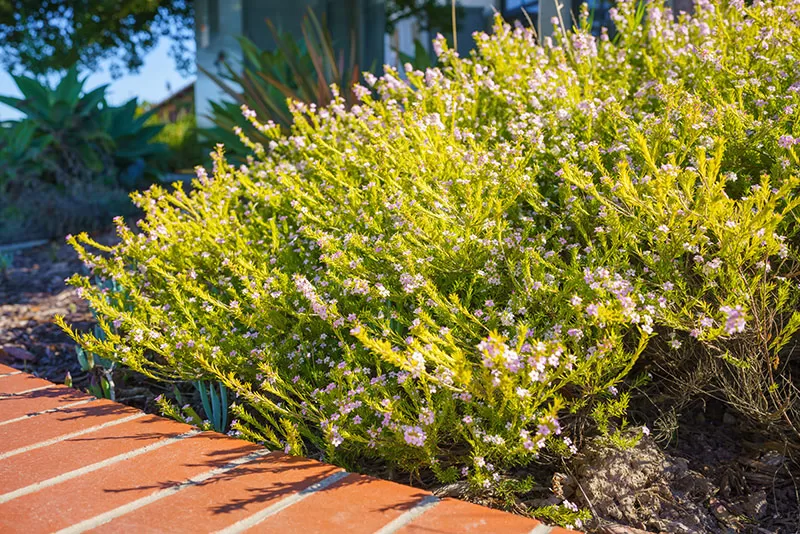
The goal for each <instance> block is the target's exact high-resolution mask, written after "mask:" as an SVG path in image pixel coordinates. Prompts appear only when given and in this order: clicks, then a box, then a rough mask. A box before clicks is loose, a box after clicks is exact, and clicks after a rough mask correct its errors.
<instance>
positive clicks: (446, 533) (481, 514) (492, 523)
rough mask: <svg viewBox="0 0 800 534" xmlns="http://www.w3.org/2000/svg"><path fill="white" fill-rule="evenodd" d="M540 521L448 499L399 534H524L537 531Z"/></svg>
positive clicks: (402, 529) (399, 531)
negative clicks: (535, 528)
mask: <svg viewBox="0 0 800 534" xmlns="http://www.w3.org/2000/svg"><path fill="white" fill-rule="evenodd" d="M538 524H539V521H536V520H533V519H528V518H526V517H522V516H519V515H513V514H509V513H505V512H500V511H498V510H492V509H490V508H484V507H483V506H478V505H477V504H471V503H468V502H464V501H459V500H456V499H444V500H443V501H442V502H440V503H439V504H437V505H436V506H434V507H433V508H432V509H430V510H428V511H427V512H425V513H424V514H422V515H421V516H419V517H418V518H416V519H414V520H413V521H412V522H411V523H409V524H408V525H406V526H405V527H403V528H401V529H400V530H398V531H397V532H398V534H400V533H402V534H461V533H467V532H469V533H482V534H483V533H486V534H494V533H499V532H502V533H503V534H523V533H528V532H530V531H531V530H533V528H534V527H536V525H538Z"/></svg>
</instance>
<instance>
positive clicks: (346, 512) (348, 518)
mask: <svg viewBox="0 0 800 534" xmlns="http://www.w3.org/2000/svg"><path fill="white" fill-rule="evenodd" d="M429 495H430V494H429V493H427V492H424V491H422V490H418V489H415V488H411V487H408V486H403V485H400V484H394V483H392V482H386V481H383V480H377V479H374V478H371V477H366V476H363V475H348V476H347V477H345V478H343V479H342V480H340V481H338V482H336V483H335V484H333V485H331V486H330V487H328V488H326V489H323V490H321V491H319V492H317V493H314V494H312V495H311V496H310V497H308V498H306V499H304V500H302V501H300V502H298V503H297V504H295V505H293V506H290V507H289V508H286V509H285V510H283V511H281V512H279V513H278V514H277V515H274V516H272V517H270V518H268V519H266V520H265V521H264V522H263V523H261V524H259V525H257V526H256V527H255V528H253V529H252V530H251V532H281V533H284V532H308V533H311V532H336V533H337V534H339V533H345V532H346V533H351V534H356V533H360V532H363V533H372V532H375V531H376V530H378V529H380V528H381V527H382V526H384V525H386V524H387V523H389V522H391V521H392V520H393V519H395V518H396V517H398V516H399V515H401V514H402V513H404V512H407V511H408V510H410V509H411V508H413V507H414V506H415V505H417V504H419V502H420V501H421V500H422V499H424V498H425V497H427V496H429Z"/></svg>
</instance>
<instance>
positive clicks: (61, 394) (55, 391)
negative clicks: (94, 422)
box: [0, 385, 91, 422]
mask: <svg viewBox="0 0 800 534" xmlns="http://www.w3.org/2000/svg"><path fill="white" fill-rule="evenodd" d="M90 398H91V397H89V396H88V395H84V394H83V393H81V392H79V391H78V390H76V389H72V388H68V387H66V386H56V385H53V387H50V388H47V389H41V390H39V391H34V392H32V393H23V394H22V395H15V396H14V397H6V398H3V399H0V422H3V421H8V420H9V419H16V418H17V417H22V416H23V415H29V414H33V413H37V412H41V411H44V410H50V409H52V408H56V407H58V406H63V405H65V404H69V403H71V402H75V401H79V400H86V399H90Z"/></svg>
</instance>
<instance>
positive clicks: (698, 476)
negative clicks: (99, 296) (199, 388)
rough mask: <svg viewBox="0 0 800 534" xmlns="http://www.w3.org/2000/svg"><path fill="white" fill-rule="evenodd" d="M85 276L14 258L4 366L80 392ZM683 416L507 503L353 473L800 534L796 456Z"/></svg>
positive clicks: (122, 386)
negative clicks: (73, 278)
mask: <svg viewBox="0 0 800 534" xmlns="http://www.w3.org/2000/svg"><path fill="white" fill-rule="evenodd" d="M96 238H97V239H98V240H99V241H101V242H102V243H104V244H109V245H110V244H112V243H114V242H115V237H114V235H113V234H112V233H105V234H100V235H98V236H96ZM80 270H81V263H80V261H79V260H78V258H77V255H76V254H75V252H74V250H73V249H72V248H71V247H69V246H67V245H64V244H62V243H61V242H51V243H49V244H47V245H44V246H40V247H37V248H33V249H28V250H24V251H19V252H17V254H16V255H15V258H14V262H13V264H12V266H11V267H10V268H9V270H8V272H7V274H6V278H5V281H3V282H2V285H0V295H1V296H2V297H1V298H0V301H1V302H3V304H2V306H0V347H3V348H9V347H15V349H12V350H11V351H5V352H0V358H2V363H6V364H9V365H12V366H14V367H16V368H18V369H20V370H24V371H27V372H30V373H32V374H34V375H35V376H39V377H42V378H46V379H48V380H51V381H54V382H57V383H63V380H64V376H65V375H66V373H67V372H70V373H71V374H72V377H73V380H74V381H75V387H78V388H81V387H86V385H87V384H88V376H87V375H86V373H83V372H82V371H81V369H80V366H79V365H78V361H77V359H76V357H75V347H76V345H75V343H74V341H72V340H71V339H70V338H69V337H68V336H66V334H64V333H63V331H62V330H61V329H60V328H59V327H57V326H56V325H55V324H54V323H53V316H54V315H55V314H65V315H66V316H67V317H68V318H69V320H70V321H71V322H73V323H74V324H78V325H81V328H82V329H84V330H89V329H90V328H91V327H92V326H93V322H92V315H91V313H90V312H89V310H88V307H87V306H86V303H85V301H83V300H82V299H80V298H78V297H77V295H76V294H75V290H74V289H72V288H69V287H67V286H66V285H65V283H64V279H65V278H66V277H67V276H69V275H70V274H72V273H74V272H77V271H80ZM18 349H21V350H18ZM116 383H117V396H118V398H119V399H120V400H121V401H122V402H124V403H126V404H130V405H131V406H134V407H137V408H139V409H144V410H145V411H147V412H150V413H158V407H157V405H156V403H155V402H154V399H155V397H156V396H158V395H160V394H163V393H165V391H166V390H167V388H165V387H164V386H163V385H161V384H158V383H156V382H154V381H151V380H147V379H145V378H144V377H142V376H140V375H137V374H136V373H133V372H131V371H129V370H124V369H123V370H120V371H119V372H118V373H117V376H116ZM199 409H200V408H199V407H198V410H199ZM683 413H684V415H682V416H679V417H680V420H679V421H675V422H674V424H675V425H677V426H679V428H680V431H679V432H677V434H676V435H674V438H675V439H674V440H672V441H671V442H670V443H669V444H666V445H665V444H664V442H663V441H661V444H658V443H657V442H656V438H659V437H664V436H661V435H658V432H659V430H657V429H656V430H654V432H653V435H652V437H651V438H650V439H647V440H644V441H643V442H642V443H641V444H640V445H639V446H637V447H636V448H635V449H633V450H630V451H622V452H620V451H614V450H612V449H607V448H602V449H600V450H595V449H589V450H587V451H581V452H582V453H581V454H579V455H577V456H576V457H575V459H574V461H571V462H567V463H561V462H557V463H554V464H553V465H551V466H549V468H548V467H544V468H539V469H538V470H537V471H536V472H530V471H527V470H521V471H518V472H516V473H515V474H514V475H515V476H516V477H517V478H518V479H520V480H522V479H524V478H526V477H528V476H530V475H535V476H536V478H537V480H552V481H553V484H552V485H551V486H549V487H548V486H535V487H533V488H531V490H530V491H529V492H527V493H524V494H522V495H517V496H514V497H513V498H512V499H511V501H508V500H505V499H503V498H499V497H498V496H494V497H492V496H491V495H489V494H487V495H484V496H479V495H475V494H473V493H471V492H470V491H469V488H468V486H467V485H465V484H451V485H442V484H439V483H437V482H436V481H435V480H434V479H429V480H427V481H426V480H422V479H419V478H409V477H408V476H407V475H404V474H402V473H397V472H394V471H390V470H386V469H383V468H380V467H379V466H375V465H372V466H370V465H369V463H363V464H361V465H360V466H359V469H360V470H361V471H363V472H366V473H371V474H375V475H378V476H381V477H383V478H387V479H390V480H395V481H398V482H403V483H407V484H408V483H410V484H412V485H416V486H418V487H422V488H424V489H427V490H429V491H433V492H434V493H435V494H437V495H439V496H441V497H444V496H451V497H457V498H461V499H465V500H469V501H472V502H476V503H478V504H483V505H487V506H492V507H496V508H500V509H508V510H511V511H514V512H517V513H525V512H526V511H527V510H530V509H534V508H537V507H540V506H546V505H548V504H553V503H558V502H560V501H561V500H562V499H563V498H566V499H568V500H570V501H572V502H576V503H579V504H580V505H581V506H588V507H590V509H592V510H593V511H595V512H596V513H598V514H599V515H600V516H601V517H602V518H603V519H604V520H605V521H601V522H599V523H597V525H596V527H598V528H599V525H603V524H604V525H605V528H609V525H613V524H616V525H617V530H614V531H613V532H624V530H619V525H628V526H631V527H634V528H640V529H647V530H649V531H665V532H679V531H683V532H701V531H703V532H719V533H724V532H730V531H731V530H734V531H737V532H748V531H753V532H778V533H787V534H788V533H791V532H796V531H797V529H798V528H800V512H798V510H800V497H798V485H800V484H799V483H798V480H796V478H795V477H797V471H796V467H794V468H793V467H792V465H791V462H790V460H789V459H788V458H787V456H788V455H790V453H791V451H787V450H786V449H785V445H784V444H782V443H779V442H774V443H770V442H764V441H763V440H762V439H760V438H759V436H757V435H752V434H748V433H747V432H746V428H747V425H746V423H744V422H743V421H740V420H739V419H737V417H736V416H735V415H733V414H732V413H730V412H729V411H727V410H726V408H725V407H724V405H721V404H720V403H718V402H714V401H709V402H707V403H705V405H703V404H699V403H698V404H695V405H692V406H689V407H687V408H686V409H685V410H683ZM554 490H555V491H554ZM592 490H594V491H596V492H599V493H600V494H601V495H600V496H599V498H598V497H596V496H594V495H591V496H589V495H586V496H584V492H589V491H592ZM608 532H612V530H609V531H608Z"/></svg>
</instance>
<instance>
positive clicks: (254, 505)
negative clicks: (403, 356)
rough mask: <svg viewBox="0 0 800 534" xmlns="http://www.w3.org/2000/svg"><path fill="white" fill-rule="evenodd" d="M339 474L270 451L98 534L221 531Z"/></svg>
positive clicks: (115, 522)
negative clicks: (107, 533) (334, 474)
mask: <svg viewBox="0 0 800 534" xmlns="http://www.w3.org/2000/svg"><path fill="white" fill-rule="evenodd" d="M337 471H340V469H339V468H337V467H334V466H331V465H326V464H322V463H319V462H315V461H313V460H308V459H306V458H299V457H296V456H286V455H283V454H279V453H272V454H270V455H269V456H266V457H264V458H259V459H258V460H255V461H253V462H249V463H246V464H244V465H241V466H239V467H237V468H235V469H233V470H231V471H228V472H227V473H223V474H222V475H219V476H217V477H215V478H212V479H209V480H207V481H205V482H202V483H201V484H198V485H197V486H193V487H189V488H186V489H184V490H182V491H180V492H178V493H176V494H174V495H171V496H169V497H166V498H165V499H163V500H160V501H156V502H155V503H152V504H150V505H148V506H145V507H143V508H139V509H138V510H136V511H133V512H131V513H129V514H126V515H124V516H121V517H119V518H117V519H114V520H113V521H111V522H110V523H106V524H104V525H102V526H101V527H99V528H97V529H96V532H137V533H144V532H180V531H184V530H187V528H190V529H191V530H192V531H193V532H212V531H216V530H220V529H222V528H225V527H227V526H230V525H232V524H233V523H236V522H237V521H241V520H242V519H245V518H246V517H249V516H251V515H252V514H254V513H256V512H258V511H259V510H263V509H264V508H267V507H268V506H270V505H272V504H273V503H275V502H277V501H279V500H281V499H283V498H284V497H286V496H288V495H291V494H294V493H297V492H298V491H300V490H302V489H304V488H307V487H308V486H310V485H312V484H314V483H315V482H318V481H320V480H322V479H323V478H325V477H327V476H330V475H332V474H333V473H335V472H337ZM271 519H272V518H269V519H267V521H270V520H271Z"/></svg>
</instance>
